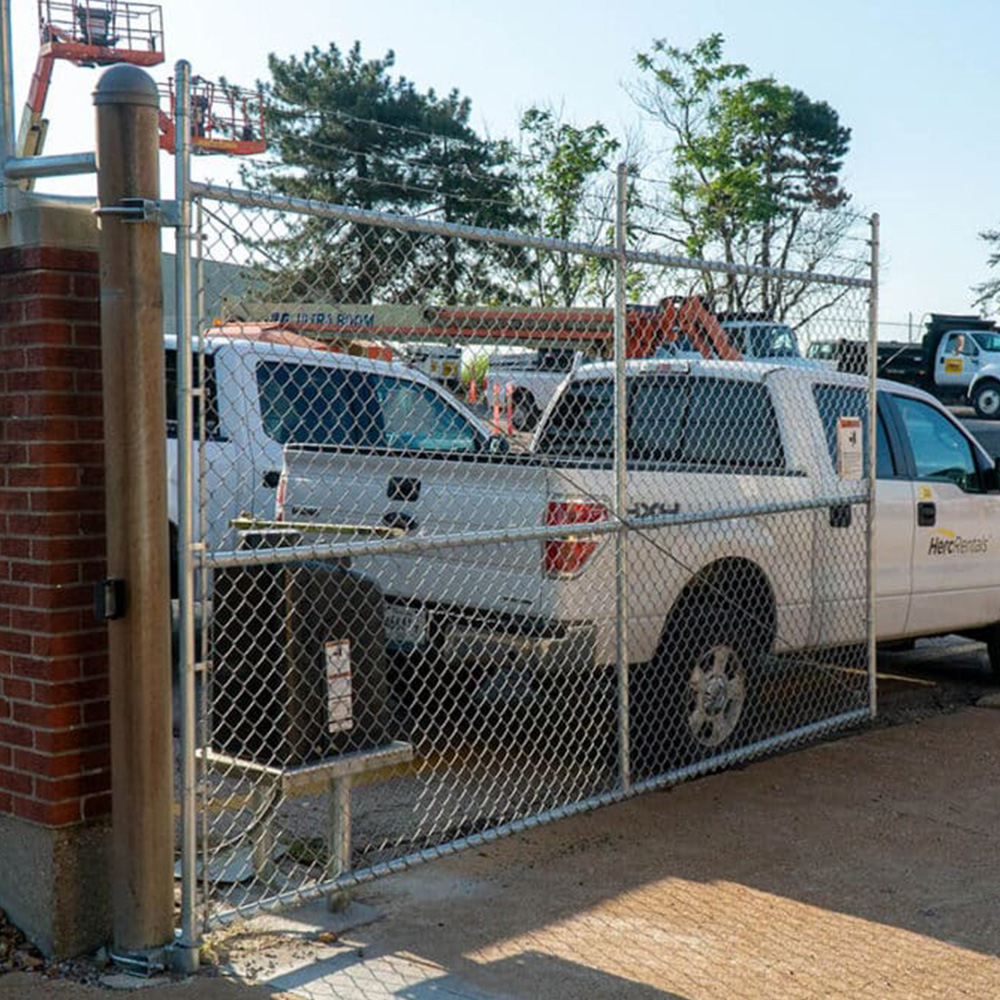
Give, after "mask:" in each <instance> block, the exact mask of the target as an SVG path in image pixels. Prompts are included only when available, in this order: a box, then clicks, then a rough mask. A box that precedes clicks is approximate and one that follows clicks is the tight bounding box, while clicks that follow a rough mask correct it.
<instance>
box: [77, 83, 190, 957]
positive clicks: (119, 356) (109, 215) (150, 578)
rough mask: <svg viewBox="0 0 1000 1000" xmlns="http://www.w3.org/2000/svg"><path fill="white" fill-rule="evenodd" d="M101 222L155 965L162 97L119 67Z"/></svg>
mask: <svg viewBox="0 0 1000 1000" xmlns="http://www.w3.org/2000/svg"><path fill="white" fill-rule="evenodd" d="M94 104H95V105H96V107H97V162H98V199H99V205H100V207H99V208H98V209H97V212H98V214H99V216H100V220H101V236H100V254H101V351H102V357H103V379H104V427H105V430H104V447H105V476H106V494H107V506H106V510H107V555H108V578H109V579H108V581H107V584H106V586H105V592H106V593H109V594H111V595H113V596H114V598H115V603H117V607H115V608H114V609H112V610H110V611H106V617H109V618H111V620H109V622H108V642H109V673H110V688H111V783H112V797H113V803H112V846H113V854H112V869H111V898H112V905H113V911H114V913H113V923H114V948H115V952H116V954H117V955H120V956H122V957H123V958H124V959H125V961H126V962H127V963H129V964H134V963H136V962H138V963H142V962H144V961H145V963H146V965H147V966H155V965H157V964H159V963H160V962H161V961H162V960H163V959H164V956H163V954H162V950H163V948H164V947H165V946H167V945H169V944H171V943H172V940H173V934H174V928H173V906H174V882H173V855H174V844H173V839H174V834H173V810H172V804H173V796H172V787H173V762H172V756H173V751H172V739H171V720H170V705H171V698H170V580H169V543H168V537H167V472H166V452H165V449H166V440H165V438H166V435H165V431H164V428H165V427H166V402H165V400H166V392H165V377H164V354H163V285H162V276H161V271H160V226H159V223H158V221H157V219H156V216H155V213H152V212H143V211H141V210H140V211H139V212H138V213H134V214H133V215H131V216H130V215H129V214H128V213H127V212H125V211H123V209H124V208H125V204H124V200H125V199H143V200H145V201H144V202H140V203H139V205H140V206H141V205H143V204H145V205H146V206H147V207H150V206H154V205H156V204H157V203H158V201H159V197H160V183H159V166H158V148H157V145H158V112H159V98H158V95H157V89H156V84H155V83H154V82H153V79H152V78H151V77H150V76H149V74H148V73H146V72H144V71H143V70H141V69H138V68H137V67H134V66H115V67H112V68H111V69H109V70H108V71H107V72H105V73H104V74H103V76H102V77H101V79H100V82H99V83H98V85H97V89H96V91H95V92H94Z"/></svg>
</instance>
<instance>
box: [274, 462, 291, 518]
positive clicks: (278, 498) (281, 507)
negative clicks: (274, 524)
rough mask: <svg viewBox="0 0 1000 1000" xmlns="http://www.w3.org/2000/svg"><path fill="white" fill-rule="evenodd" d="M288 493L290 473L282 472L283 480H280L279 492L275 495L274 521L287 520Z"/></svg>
mask: <svg viewBox="0 0 1000 1000" xmlns="http://www.w3.org/2000/svg"><path fill="white" fill-rule="evenodd" d="M287 492H288V473H287V472H285V471H284V470H282V472H281V478H280V479H279V480H278V491H277V492H276V493H275V494H274V519H275V521H284V519H285V494H286V493H287Z"/></svg>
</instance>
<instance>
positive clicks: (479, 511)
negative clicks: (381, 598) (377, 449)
mask: <svg viewBox="0 0 1000 1000" xmlns="http://www.w3.org/2000/svg"><path fill="white" fill-rule="evenodd" d="M285 472H286V486H285V498H284V502H285V517H286V518H287V519H288V520H292V521H314V522H319V523H337V524H349V525H350V524H356V525H363V526H369V527H370V526H395V527H401V528H403V529H404V530H405V531H406V536H407V537H415V538H420V539H427V538H433V537H435V536H443V535H447V536H456V535H458V536H460V535H465V534H467V535H470V536H472V535H473V533H477V532H487V531H488V532H496V531H498V530H503V529H508V528H526V527H539V526H541V525H542V524H543V523H544V518H545V511H546V500H547V473H546V470H545V469H544V468H542V467H541V466H539V465H535V464H531V463H530V462H528V461H525V460H523V459H521V460H519V459H516V458H511V459H509V460H498V459H496V458H485V457H484V458H480V457H478V456H477V457H476V458H474V459H470V458H464V457H463V458H462V459H458V458H450V457H440V458H438V457H424V456H413V457H409V456H400V455H399V454H393V455H388V454H387V455H379V454H371V453H366V454H358V453H351V452H348V451H334V450H314V449H308V448H293V447H287V448H286V449H285ZM326 540H330V539H326ZM341 540H342V539H341ZM542 553H543V543H542V542H541V541H539V540H531V541H519V542H500V543H493V544H482V543H476V542H473V541H471V538H470V544H468V545H458V546H449V547H447V548H440V549H433V548H432V549H423V550H422V551H420V552H419V553H411V554H406V553H400V554H393V555H385V556H366V557H362V558H357V559H355V560H353V565H354V567H355V568H356V569H357V570H359V571H360V572H362V573H365V574H366V575H368V576H370V577H372V578H373V579H375V580H376V581H377V582H378V583H379V585H380V586H381V587H382V588H383V590H384V591H385V592H386V593H387V594H389V595H391V596H396V597H402V598H406V599H415V600H418V601H433V602H440V603H446V604H455V605H461V606H464V607H480V608H484V609H489V610H491V611H499V612H506V613H510V614H523V615H532V616H534V615H538V614H543V613H544V612H545V608H544V606H543V605H544V600H543V593H544V591H545V589H546V583H548V582H549V581H545V580H544V579H543V575H542Z"/></svg>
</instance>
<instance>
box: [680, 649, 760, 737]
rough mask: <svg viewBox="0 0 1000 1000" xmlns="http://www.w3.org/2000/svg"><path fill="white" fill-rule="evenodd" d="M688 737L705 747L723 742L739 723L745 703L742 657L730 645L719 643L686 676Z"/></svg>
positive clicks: (700, 658) (708, 650)
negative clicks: (687, 689) (689, 696)
mask: <svg viewBox="0 0 1000 1000" xmlns="http://www.w3.org/2000/svg"><path fill="white" fill-rule="evenodd" d="M689 687H690V693H691V711H690V712H689V713H688V717H687V726H688V732H689V733H690V735H691V738H692V739H693V740H694V741H695V742H696V743H698V744H700V745H701V746H704V747H716V746H719V744H721V743H724V742H725V741H726V740H727V739H728V738H729V737H730V736H731V735H732V734H733V731H734V730H735V729H736V727H737V726H738V725H739V721H740V718H741V717H742V715H743V709H744V706H745V705H746V671H745V670H744V667H743V657H742V656H740V654H739V652H738V651H737V650H735V649H734V648H733V647H732V646H730V645H727V644H725V643H718V644H716V645H714V646H712V647H711V648H710V649H707V650H705V652H704V653H703V654H702V655H701V656H700V657H699V659H698V662H697V663H696V664H695V666H694V669H693V670H692V671H691V676H690V678H689Z"/></svg>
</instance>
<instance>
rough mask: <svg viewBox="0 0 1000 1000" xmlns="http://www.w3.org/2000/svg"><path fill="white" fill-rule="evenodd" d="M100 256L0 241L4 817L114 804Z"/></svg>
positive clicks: (57, 822) (0, 799) (54, 815)
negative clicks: (104, 612)
mask: <svg viewBox="0 0 1000 1000" xmlns="http://www.w3.org/2000/svg"><path fill="white" fill-rule="evenodd" d="M100 345H101V330H100V289H99V283H98V258H97V254H96V253H93V252H89V251H80V250H62V249H58V248H54V247H15V248H12V249H6V250H5V249H0V814H3V813H6V814H9V815H14V816H18V817H21V818H23V819H26V820H30V821H33V822H36V823H41V824H44V825H46V826H50V827H58V826H68V825H71V824H74V823H79V822H81V821H83V820H87V819H91V818H94V817H98V816H102V815H104V814H106V813H108V812H109V811H110V798H111V793H110V787H111V780H110V735H109V727H108V671H107V631H106V628H105V626H104V625H103V624H102V623H100V622H98V621H96V620H95V618H94V613H93V586H94V583H95V582H96V581H97V580H99V579H101V578H102V576H103V575H104V552H105V538H104V457H103V443H102V437H103V430H102V423H101V349H100Z"/></svg>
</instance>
